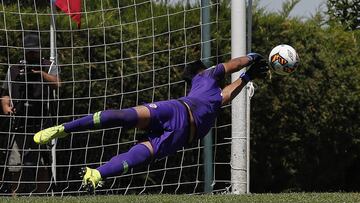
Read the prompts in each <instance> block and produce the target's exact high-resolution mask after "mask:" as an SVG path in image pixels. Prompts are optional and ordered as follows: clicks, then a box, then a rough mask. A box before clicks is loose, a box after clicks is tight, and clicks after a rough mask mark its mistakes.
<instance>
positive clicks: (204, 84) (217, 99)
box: [180, 64, 225, 138]
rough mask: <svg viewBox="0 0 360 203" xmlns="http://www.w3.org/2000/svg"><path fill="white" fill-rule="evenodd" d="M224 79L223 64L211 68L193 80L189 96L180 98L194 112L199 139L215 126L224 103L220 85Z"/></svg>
mask: <svg viewBox="0 0 360 203" xmlns="http://www.w3.org/2000/svg"><path fill="white" fill-rule="evenodd" d="M224 77H225V69H224V65H223V64H218V65H216V66H215V67H214V68H209V69H207V70H205V71H203V72H201V73H199V74H197V75H196V76H195V77H194V78H193V79H192V86H191V90H190V92H189V94H188V95H187V96H185V97H181V98H180V99H181V100H182V101H184V102H186V104H188V105H189V107H190V109H191V111H192V114H193V117H194V120H195V125H196V128H197V129H196V130H197V131H196V135H197V138H203V137H204V136H205V135H206V134H207V133H208V132H209V130H210V129H211V128H212V127H213V126H214V123H215V119H216V116H217V113H218V111H219V110H220V107H221V102H222V95H221V91H222V90H221V88H220V86H219V84H218V83H219V81H220V80H222V79H223V78H224Z"/></svg>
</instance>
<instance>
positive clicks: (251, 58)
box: [246, 53, 264, 66]
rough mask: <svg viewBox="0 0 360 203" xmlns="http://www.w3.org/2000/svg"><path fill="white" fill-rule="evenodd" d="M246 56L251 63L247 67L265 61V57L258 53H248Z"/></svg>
mask: <svg viewBox="0 0 360 203" xmlns="http://www.w3.org/2000/svg"><path fill="white" fill-rule="evenodd" d="M246 56H247V57H248V58H249V63H248V64H247V66H249V65H252V64H254V63H258V62H260V61H261V60H262V59H264V57H263V56H262V55H260V54H258V53H248V54H247V55H246Z"/></svg>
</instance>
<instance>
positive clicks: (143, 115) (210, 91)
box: [34, 53, 269, 191]
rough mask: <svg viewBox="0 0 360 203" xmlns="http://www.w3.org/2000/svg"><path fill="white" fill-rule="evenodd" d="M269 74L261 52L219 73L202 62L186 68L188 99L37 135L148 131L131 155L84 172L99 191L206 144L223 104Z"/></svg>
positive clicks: (42, 138) (108, 113) (104, 114)
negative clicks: (230, 77)
mask: <svg viewBox="0 0 360 203" xmlns="http://www.w3.org/2000/svg"><path fill="white" fill-rule="evenodd" d="M244 67H248V69H247V71H244V72H242V74H241V75H240V77H239V78H238V79H237V80H236V81H234V82H232V83H231V84H229V85H227V86H226V87H225V88H223V89H221V88H220V85H219V82H220V81H221V80H223V79H224V77H225V75H226V74H231V73H234V72H236V71H239V70H241V69H242V68H244ZM268 72H269V68H268V63H267V61H266V60H265V59H264V58H263V57H262V56H261V55H260V54H257V53H250V54H248V55H246V56H241V57H238V58H234V59H231V60H229V61H227V62H225V63H220V64H218V65H216V66H214V67H213V68H209V69H206V67H205V66H204V65H203V64H202V63H201V62H200V61H199V62H197V63H193V64H192V65H189V66H187V67H185V69H184V79H185V80H186V81H187V82H188V83H189V84H190V85H191V89H190V91H189V93H188V95H187V96H185V97H181V98H179V99H171V100H166V101H158V102H154V103H149V104H145V105H140V106H136V107H132V108H126V109H117V110H104V111H100V112H96V113H94V114H91V115H88V116H85V117H82V118H79V119H76V120H74V121H71V122H68V123H64V124H61V125H58V126H54V127H51V128H47V129H44V130H42V131H40V132H38V133H36V134H35V135H34V141H35V142H36V143H38V144H46V143H49V142H50V141H51V140H52V139H55V138H63V137H65V136H67V135H69V134H70V133H72V132H78V131H84V130H89V129H103V128H111V127H123V128H141V129H145V130H147V132H148V133H147V136H146V139H145V140H142V141H140V142H139V143H137V144H136V145H134V146H133V147H131V148H130V149H129V151H127V152H125V153H122V154H119V155H116V156H114V157H113V158H111V160H110V161H108V162H107V163H105V164H104V165H101V166H99V167H98V168H96V169H92V168H88V167H86V168H84V170H83V171H82V176H83V185H84V187H86V188H87V190H89V191H93V190H95V189H96V188H97V187H98V186H99V184H100V183H101V182H102V181H103V180H105V179H106V178H107V177H111V176H116V175H121V174H125V173H126V172H127V171H129V170H130V169H131V168H134V167H136V166H139V165H144V164H149V163H150V162H151V161H152V160H154V159H160V158H163V157H165V156H168V155H170V154H173V153H175V152H176V151H177V150H179V149H181V148H182V147H184V146H187V145H188V144H190V143H191V142H193V141H195V140H197V139H202V138H203V137H204V136H205V135H206V134H207V133H208V132H209V130H210V129H211V128H212V127H213V126H214V123H215V119H216V116H217V113H218V112H219V110H220V108H221V106H222V105H225V104H227V103H229V102H230V101H231V100H232V99H233V98H235V97H236V96H237V95H238V94H239V93H240V91H241V90H242V89H243V88H244V86H245V85H246V84H247V83H248V82H249V81H251V80H254V79H264V78H265V77H266V75H267V73H268Z"/></svg>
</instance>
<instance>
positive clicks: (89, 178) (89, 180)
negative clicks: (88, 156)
mask: <svg viewBox="0 0 360 203" xmlns="http://www.w3.org/2000/svg"><path fill="white" fill-rule="evenodd" d="M80 176H81V177H82V179H83V181H82V187H83V188H85V190H86V191H88V192H89V193H90V194H93V193H94V191H95V189H96V188H97V187H101V186H102V184H103V181H101V180H102V178H101V174H100V172H99V171H98V170H96V169H91V168H89V167H85V168H82V169H81V172H80Z"/></svg>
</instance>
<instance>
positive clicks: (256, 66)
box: [240, 54, 269, 82]
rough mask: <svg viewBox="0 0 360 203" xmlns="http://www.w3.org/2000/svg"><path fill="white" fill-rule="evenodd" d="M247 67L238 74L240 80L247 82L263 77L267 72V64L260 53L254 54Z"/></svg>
mask: <svg viewBox="0 0 360 203" xmlns="http://www.w3.org/2000/svg"><path fill="white" fill-rule="evenodd" d="M254 58H255V59H254V62H253V63H252V64H251V65H250V67H249V69H248V70H247V71H246V72H245V73H242V74H241V75H240V78H241V79H242V80H245V81H246V82H249V81H250V80H254V79H264V78H265V77H266V75H267V73H268V72H269V64H268V62H267V60H266V59H264V58H263V57H262V56H261V55H260V54H256V56H255V57H254Z"/></svg>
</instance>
